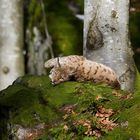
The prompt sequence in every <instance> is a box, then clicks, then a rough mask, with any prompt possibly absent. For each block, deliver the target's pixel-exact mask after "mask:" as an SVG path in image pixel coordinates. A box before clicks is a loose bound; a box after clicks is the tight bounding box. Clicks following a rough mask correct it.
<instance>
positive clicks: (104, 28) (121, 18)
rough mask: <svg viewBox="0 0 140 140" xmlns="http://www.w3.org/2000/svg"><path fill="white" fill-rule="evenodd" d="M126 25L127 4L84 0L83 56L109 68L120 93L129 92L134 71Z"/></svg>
mask: <svg viewBox="0 0 140 140" xmlns="http://www.w3.org/2000/svg"><path fill="white" fill-rule="evenodd" d="M128 22H129V0H98V1H97V0H85V20H84V55H85V56H86V57H87V58H89V59H91V60H94V61H97V62H100V63H103V64H105V65H107V66H110V67H111V68H112V69H114V70H115V71H116V73H117V75H118V78H119V79H120V82H121V87H122V89H125V90H129V91H130V90H131V91H132V90H133V83H134V80H135V69H134V62H133V58H132V56H133V53H132V50H131V47H130V42H129V38H128V34H129V33H128Z"/></svg>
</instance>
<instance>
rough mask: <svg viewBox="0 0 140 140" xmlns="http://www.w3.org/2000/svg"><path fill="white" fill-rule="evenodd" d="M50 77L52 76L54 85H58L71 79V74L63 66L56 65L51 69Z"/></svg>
mask: <svg viewBox="0 0 140 140" xmlns="http://www.w3.org/2000/svg"><path fill="white" fill-rule="evenodd" d="M49 77H50V78H51V81H52V84H53V85H57V84H59V83H61V82H64V81H68V80H69V75H68V73H67V71H66V70H64V69H63V68H61V67H54V68H53V69H52V70H51V71H50V75H49Z"/></svg>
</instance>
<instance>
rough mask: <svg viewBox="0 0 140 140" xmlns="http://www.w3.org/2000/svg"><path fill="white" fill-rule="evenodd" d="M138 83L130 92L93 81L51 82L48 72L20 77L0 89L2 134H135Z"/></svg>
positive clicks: (139, 129) (71, 138) (116, 138)
mask: <svg viewBox="0 0 140 140" xmlns="http://www.w3.org/2000/svg"><path fill="white" fill-rule="evenodd" d="M137 81H140V79H137ZM139 85H140V84H139V83H137V84H136V90H135V93H128V92H124V91H121V90H115V89H113V88H111V87H108V86H107V85H99V84H98V85H97V84H93V83H91V82H86V83H78V82H72V81H70V82H65V83H62V84H59V85H57V86H53V85H52V84H51V82H50V80H49V78H48V77H47V76H25V77H22V78H18V79H17V80H16V81H15V82H14V83H13V85H11V86H9V87H8V88H7V89H5V90H3V91H1V92H0V139H2V140H3V139H7V138H11V139H15V138H16V139H19V140H20V139H27V140H33V139H40V140H46V139H47V140H51V139H54V140H55V139H56V140H95V139H101V140H125V139H132V140H139V139H140V87H139Z"/></svg>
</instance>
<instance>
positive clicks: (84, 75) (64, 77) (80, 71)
mask: <svg viewBox="0 0 140 140" xmlns="http://www.w3.org/2000/svg"><path fill="white" fill-rule="evenodd" d="M45 67H46V68H52V69H51V71H50V75H49V77H50V78H51V81H52V83H53V84H55V85H56V84H59V83H61V82H64V81H69V80H71V79H74V80H76V81H93V82H95V83H106V84H108V85H111V86H113V87H116V88H119V87H120V83H119V81H118V79H117V76H116V74H115V72H114V71H113V70H112V69H111V68H109V67H107V66H105V65H103V64H100V63H97V62H94V61H90V60H87V59H86V58H85V57H83V56H78V55H70V56H66V57H57V58H52V59H50V60H48V61H47V62H46V63H45Z"/></svg>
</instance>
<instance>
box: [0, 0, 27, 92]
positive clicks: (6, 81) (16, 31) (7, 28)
mask: <svg viewBox="0 0 140 140" xmlns="http://www.w3.org/2000/svg"><path fill="white" fill-rule="evenodd" d="M0 17H1V19H0V31H1V33H0V90H2V89H4V88H6V87H7V86H8V85H10V84H12V82H13V81H14V80H15V79H16V78H17V77H19V76H22V75H23V74H24V61H23V50H22V49H23V48H22V47H23V3H22V0H0Z"/></svg>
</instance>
